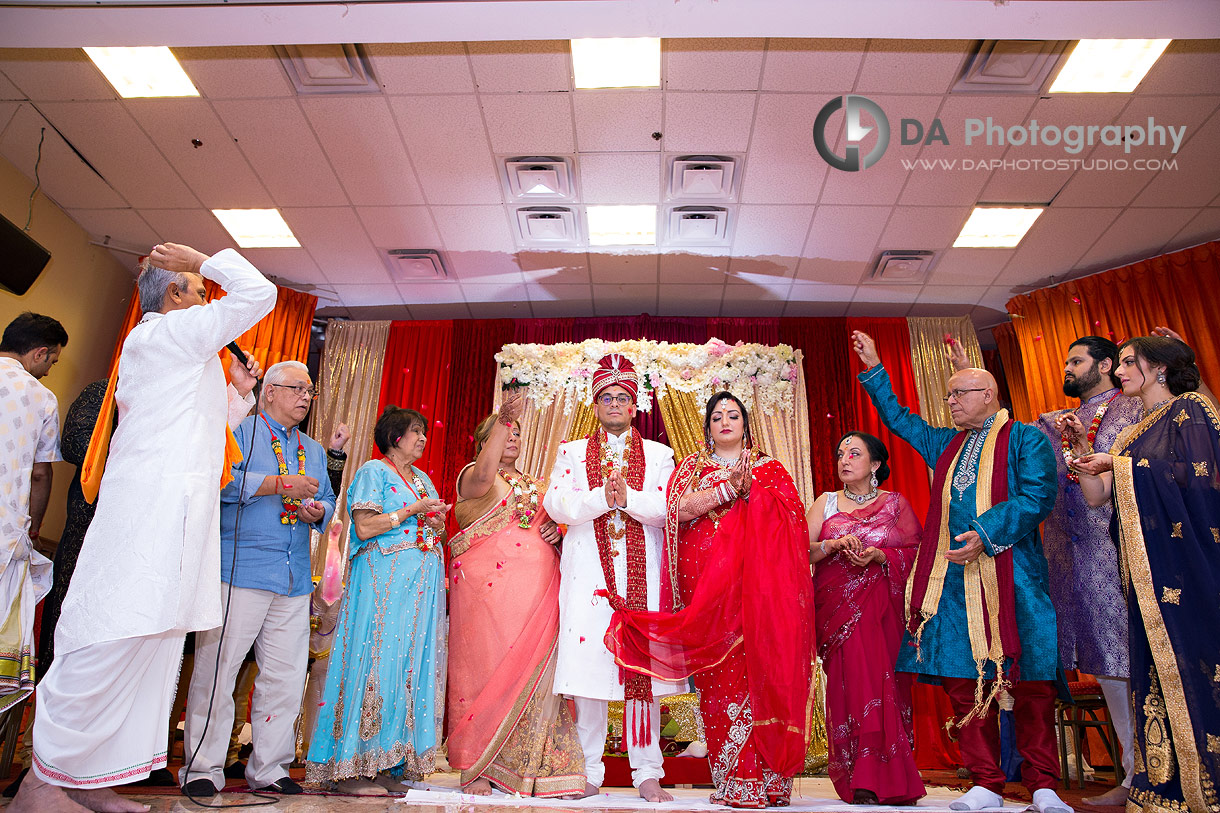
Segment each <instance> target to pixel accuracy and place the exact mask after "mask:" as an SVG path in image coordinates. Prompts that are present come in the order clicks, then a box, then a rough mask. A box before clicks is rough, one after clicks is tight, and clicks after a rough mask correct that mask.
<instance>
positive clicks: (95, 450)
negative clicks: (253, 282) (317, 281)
mask: <svg viewBox="0 0 1220 813" xmlns="http://www.w3.org/2000/svg"><path fill="white" fill-rule="evenodd" d="M204 284H205V285H206V287H207V298H208V300H209V301H211V300H213V299H218V298H220V297H222V296H224V290H223V289H222V288H221V287H220V286H219V285H217V284H216V283H214V282H212V281H211V280H204ZM317 307H318V298H317V297H316V296H313V295H311V294H305V293H301V292H300V291H294V290H292V289H291V288H283V287H281V286H278V285H277V286H276V299H275V309H274V310H273V311H271V313H269V314H267V315H266V316H265V317H263V319H262V321H260V322H259V323H258V324H257V325H255V326H254V327H253V328H251V329H250V330H248V331H246V332H245V333H243V334H242V335H241V336H240V337H239V338H238V339H237V344H238V345H239V346H240V347H242V348H243V349H245V350H248V351H250V352H252V353H253V354H254V356H255V358H257V359H258V361H259V364H261V365H262V366H263V369H264V370H265V369H266V368H268V367H270V366H271V365H272V364H275V363H276V362H280V361H285V360H293V361H300V362H304V361H305V360H306V359H307V358H308V356H309V332H310V328H311V326H312V325H313V314H314V310H315V309H316V308H317ZM142 315H143V314H141V312H140V291H139V288H138V287H137V288H135V289H134V290H133V291H132V294H131V302H130V303H129V304H128V305H127V314H126V316H124V317H123V327H122V329H120V330H119V339H118V341H117V342H116V343H115V346H114V353H113V354H112V355H111V356H110V385H109V386H108V387H107V388H106V396H105V398H104V400H103V403H102V409H101V412H100V413H99V414H98V419H97V423H95V424H94V426H93V435H92V436H91V437H90V438H89V451H88V452H87V453H86V454H85V460H84V463H83V464H81V490H82V491H83V492H84V495H85V499H86V500H88V501H89V502H93V501H94V500H95V499H96V498H97V492H98V489H99V488H101V485H102V471H103V469H104V468H105V464H106V454H107V452H109V451H110V427H112V426H114V409H115V403H114V388H115V383H116V382H115V379H116V376H115V373H116V372H117V371H118V367H119V354H120V353H121V352H122V350H123V342H124V341H126V340H127V334H128V333H130V332H131V329H132V328H133V327H135V326H136V325H137V324H139V322H140V317H141V316H142ZM225 374H226V376H227V375H228V372H227V368H226V373H225ZM231 441H232V436H230V442H231ZM238 459H240V456H239V457H238Z"/></svg>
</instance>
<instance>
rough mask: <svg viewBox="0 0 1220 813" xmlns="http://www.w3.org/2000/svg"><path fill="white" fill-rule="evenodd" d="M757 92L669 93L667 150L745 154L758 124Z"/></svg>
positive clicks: (666, 99) (704, 153) (667, 104)
mask: <svg viewBox="0 0 1220 813" xmlns="http://www.w3.org/2000/svg"><path fill="white" fill-rule="evenodd" d="M756 95H757V94H754V93H666V94H665V127H664V130H663V132H664V133H665V149H666V150H669V151H670V152H687V153H697V154H700V155H707V154H709V153H713V154H719V153H725V152H736V153H742V152H745V151H746V149H747V148H748V147H749V146H750V130H751V129H752V128H753V126H754V102H755V98H756Z"/></svg>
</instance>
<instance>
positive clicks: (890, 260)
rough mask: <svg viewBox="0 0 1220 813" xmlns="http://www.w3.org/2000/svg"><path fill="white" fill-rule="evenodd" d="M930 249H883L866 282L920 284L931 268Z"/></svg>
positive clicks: (931, 253) (933, 255) (931, 255)
mask: <svg viewBox="0 0 1220 813" xmlns="http://www.w3.org/2000/svg"><path fill="white" fill-rule="evenodd" d="M935 256H936V255H935V254H934V253H933V252H931V251H883V252H881V256H880V257H878V258H877V264H876V265H875V266H873V273H872V274H871V275H870V276H869V278H868V280H867V282H884V283H889V284H897V285H920V284H922V283H923V282H924V280H925V279H926V278H927V276H928V271H929V270H930V269H931V268H932V258H933V257H935Z"/></svg>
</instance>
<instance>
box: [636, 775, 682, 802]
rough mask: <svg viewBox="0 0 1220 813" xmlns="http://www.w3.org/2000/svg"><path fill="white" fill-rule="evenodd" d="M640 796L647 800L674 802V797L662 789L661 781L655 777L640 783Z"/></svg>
mask: <svg viewBox="0 0 1220 813" xmlns="http://www.w3.org/2000/svg"><path fill="white" fill-rule="evenodd" d="M640 798H641V799H643V800H644V801H646V802H653V803H654V804H655V803H656V802H672V801H673V800H674V797H672V796H670V795H669V793H668V792H666V791H665V790H662V788H661V783H660V782H658V781H657V780H655V779H645V780H644V781H643V782H641V783H640Z"/></svg>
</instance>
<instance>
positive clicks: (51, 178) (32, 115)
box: [0, 103, 128, 209]
mask: <svg viewBox="0 0 1220 813" xmlns="http://www.w3.org/2000/svg"><path fill="white" fill-rule="evenodd" d="M44 130H45V131H46V132H45V137H44V134H43V132H42V131H44ZM40 138H42V139H43V144H42V162H41V164H39V168H38V175H39V178H40V179H41V181H42V192H43V193H44V194H46V196H47V197H48V198H50V199H51V200H53V201H55V202H56V203H57V204H59V206H60V207H61V208H64V209H76V208H80V209H104V208H113V209H122V208H126V206H127V205H128V204H127V202H126V201H125V200H124V199H123V197H122V196H121V195H119V193H118V192H116V191H115V190H114V189H113V188H112V187H111V186H110V185H109V184H107V183H106V181H104V180H103V179H102V178H101V177H100V176H99V175H98V174H97V173H96V172H94V171H93V170H92V169H90V168H89V166H88V165H87V164H86V163H85V162H84V161H82V160H81V159H80V156H78V155H77V154H76V153H75V152H73V150H72V148H71V147H70V146H69V145H68V143H67V142H65V141H64V140H63V139H62V138H60V136H59V133H57V132H56V131H55V128H53V127H51V126H50V124H49V123H48V122H47V120H46V119H44V118H43V117H42V116H41V115H39V114H38V111H37V110H35V109H34V106H33V105H31V104H28V103H25V104H22V105H20V106H19V107H18V108H17V111H16V112H15V113H14V114H13V118H12V120H11V121H10V122H9V123H8V126H7V127H6V128H5V129H4V133H3V135H2V136H0V154H2V155H3V156H4V157H5V158H6V159H8V161H9V162H10V163H12V165H13V166H15V167H16V168H17V169H19V170H21V173H22V174H23V175H25V176H26V177H27V178H29V179H30V182H31V183H32V182H33V181H34V164H35V163H36V162H37V160H38V141H39V139H40Z"/></svg>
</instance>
